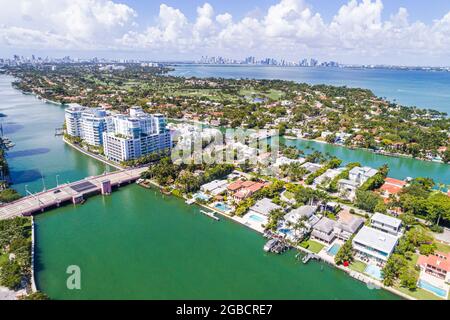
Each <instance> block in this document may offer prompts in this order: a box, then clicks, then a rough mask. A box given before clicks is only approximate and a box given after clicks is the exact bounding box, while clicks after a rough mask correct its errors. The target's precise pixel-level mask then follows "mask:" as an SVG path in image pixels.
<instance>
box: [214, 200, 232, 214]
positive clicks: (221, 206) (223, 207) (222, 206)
mask: <svg viewBox="0 0 450 320" xmlns="http://www.w3.org/2000/svg"><path fill="white" fill-rule="evenodd" d="M214 208H216V209H217V210H220V211H223V212H228V211H230V210H231V208H230V207H229V206H227V205H226V204H225V203H223V202H217V203H216V204H215V205H214Z"/></svg>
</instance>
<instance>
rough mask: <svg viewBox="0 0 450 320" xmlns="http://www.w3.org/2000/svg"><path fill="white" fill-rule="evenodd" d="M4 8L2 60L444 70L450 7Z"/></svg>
mask: <svg viewBox="0 0 450 320" xmlns="http://www.w3.org/2000/svg"><path fill="white" fill-rule="evenodd" d="M53 2H54V3H53ZM50 3H51V4H50ZM0 4H3V5H2V8H4V10H2V13H0V21H1V23H0V56H3V57H8V56H12V55H14V54H19V55H25V56H27V55H28V56H29V55H31V54H36V55H40V56H44V57H45V56H49V57H62V56H65V55H70V56H76V57H79V58H87V57H93V56H98V57H104V58H110V59H143V60H155V61H170V60H176V61H188V60H191V61H196V60H198V59H199V58H200V57H202V56H223V57H226V58H235V56H236V53H239V56H240V57H247V56H256V57H261V58H263V57H274V58H275V59H280V60H281V59H286V60H288V61H296V62H298V61H299V59H302V57H313V58H315V59H318V60H321V61H330V60H332V61H339V62H340V63H343V64H387V65H415V66H445V65H448V63H447V60H448V57H449V54H448V52H450V50H449V49H450V42H449V41H448V40H446V39H449V33H450V31H449V30H450V4H449V3H446V2H445V1H440V0H439V1H436V2H435V3H434V4H433V7H432V8H431V7H430V8H428V7H426V4H423V3H419V2H418V1H401V0H396V1H390V2H389V3H388V2H387V1H382V0H349V1H345V0H334V1H326V3H325V2H324V1H323V0H280V1H276V0H271V1H268V0H267V1H266V0H264V1H249V2H246V3H245V4H240V3H237V2H236V1H227V2H226V3H224V2H220V1H215V0H213V1H209V2H204V1H197V0H195V1H194V0H193V1H189V3H186V2H180V1H160V2H153V3H151V4H145V3H142V2H139V1H135V0H118V1H117V0H114V1H107V0H77V1H71V2H67V1H54V0H49V1H46V2H45V4H44V3H43V2H42V1H32V2H31V1H26V0H21V1H16V2H15V3H9V2H8V3H6V0H0ZM425 9H427V10H425Z"/></svg>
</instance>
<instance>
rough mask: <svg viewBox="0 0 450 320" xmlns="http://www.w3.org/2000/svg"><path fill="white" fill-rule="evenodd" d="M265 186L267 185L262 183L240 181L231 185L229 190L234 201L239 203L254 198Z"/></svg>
mask: <svg viewBox="0 0 450 320" xmlns="http://www.w3.org/2000/svg"><path fill="white" fill-rule="evenodd" d="M265 186H266V184H265V183H262V182H254V181H242V180H238V181H235V182H233V183H231V184H229V185H228V187H227V189H228V193H229V194H230V196H231V197H232V198H233V200H234V201H236V202H239V201H242V200H244V199H246V198H248V197H250V196H252V195H253V194H254V193H255V192H257V191H259V190H261V189H262V188H264V187H265Z"/></svg>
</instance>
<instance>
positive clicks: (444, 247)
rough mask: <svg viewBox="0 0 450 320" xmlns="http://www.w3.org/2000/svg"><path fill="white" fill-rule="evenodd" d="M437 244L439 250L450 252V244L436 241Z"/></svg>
mask: <svg viewBox="0 0 450 320" xmlns="http://www.w3.org/2000/svg"><path fill="white" fill-rule="evenodd" d="M435 244H436V248H437V251H440V252H443V253H449V252H450V246H449V245H446V244H443V243H440V242H435Z"/></svg>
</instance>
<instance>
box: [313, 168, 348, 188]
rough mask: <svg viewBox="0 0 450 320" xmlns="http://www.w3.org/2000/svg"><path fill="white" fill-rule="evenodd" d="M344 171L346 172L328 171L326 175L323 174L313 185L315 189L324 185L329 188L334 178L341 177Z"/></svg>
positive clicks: (338, 170)
mask: <svg viewBox="0 0 450 320" xmlns="http://www.w3.org/2000/svg"><path fill="white" fill-rule="evenodd" d="M344 170H345V168H337V169H328V170H327V171H325V173H324V174H322V175H321V176H319V177H317V178H316V179H314V183H313V185H314V186H315V187H318V186H322V185H323V186H328V185H329V184H330V182H331V181H332V180H333V179H334V178H336V177H337V176H338V175H340V174H341V173H342V172H343V171H344Z"/></svg>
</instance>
